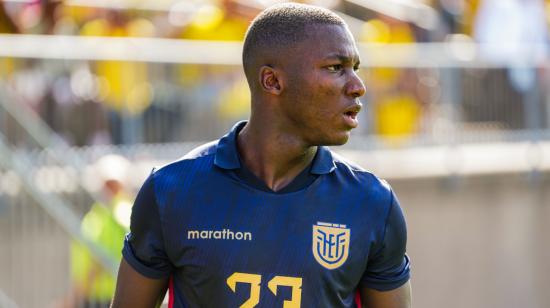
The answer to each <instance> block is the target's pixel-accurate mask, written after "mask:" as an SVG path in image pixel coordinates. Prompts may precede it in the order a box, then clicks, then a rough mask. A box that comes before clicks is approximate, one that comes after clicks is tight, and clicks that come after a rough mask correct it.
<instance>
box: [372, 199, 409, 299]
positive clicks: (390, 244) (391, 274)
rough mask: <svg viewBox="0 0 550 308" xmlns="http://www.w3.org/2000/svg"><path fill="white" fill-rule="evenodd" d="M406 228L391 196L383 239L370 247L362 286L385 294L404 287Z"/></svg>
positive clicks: (406, 274)
mask: <svg viewBox="0 0 550 308" xmlns="http://www.w3.org/2000/svg"><path fill="white" fill-rule="evenodd" d="M406 246H407V226H406V224H405V217H404V216H403V211H402V210H401V207H400V206H399V201H398V200H397V197H396V196H395V194H394V193H393V192H392V194H391V207H390V210H389V213H388V217H387V220H386V224H385V231H384V239H383V240H382V241H381V242H380V243H379V244H378V245H375V246H373V253H372V254H371V255H369V260H368V262H367V269H366V271H365V273H364V274H363V277H362V279H361V284H362V286H365V287H368V288H371V289H375V290H378V291H389V290H393V289H396V288H398V287H400V286H401V285H403V284H405V283H406V282H407V281H408V280H409V278H410V260H409V257H408V256H407V255H406Z"/></svg>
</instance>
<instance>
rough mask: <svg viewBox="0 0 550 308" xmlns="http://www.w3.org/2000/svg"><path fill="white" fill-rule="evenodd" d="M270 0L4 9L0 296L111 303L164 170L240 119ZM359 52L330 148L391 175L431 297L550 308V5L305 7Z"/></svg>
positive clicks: (399, 2)
mask: <svg viewBox="0 0 550 308" xmlns="http://www.w3.org/2000/svg"><path fill="white" fill-rule="evenodd" d="M275 2H278V1H272V0H155V1H152V0H116V1H115V0H110V1H107V0H65V1H48V0H32V1H25V0H17V1H16V0H14V1H1V2H0V307H9V308H12V307H104V306H105V305H106V303H108V301H109V299H110V298H111V296H112V288H113V285H114V278H113V277H114V276H113V275H114V274H115V273H116V270H117V266H118V262H119V260H120V249H121V247H122V236H123V235H124V234H125V232H126V231H127V228H128V221H129V213H130V211H131V205H132V202H133V199H134V197H135V194H136V192H137V190H138V189H139V187H140V185H141V184H142V182H143V181H144V179H145V177H146V176H147V175H148V173H149V172H150V171H151V168H152V167H153V166H158V165H162V164H164V163H166V162H168V161H171V160H175V159H177V158H179V157H181V156H183V155H184V154H185V153H186V152H187V151H188V150H189V149H191V148H193V147H194V146H196V145H198V144H201V143H203V142H206V141H209V140H213V139H217V138H218V137H219V136H221V135H223V134H224V133H225V132H226V131H227V130H228V129H229V128H230V127H231V126H232V125H233V124H234V123H235V122H236V121H238V120H241V119H246V118H247V116H248V109H249V97H248V96H249V93H248V88H247V85H246V81H245V79H244V74H243V72H242V69H241V67H240V63H241V58H240V57H241V54H240V53H241V48H242V38H243V35H244V33H245V31H246V28H247V26H248V24H249V22H250V21H251V19H252V18H253V17H254V16H255V15H256V14H257V13H258V12H260V11H261V10H262V9H263V8H265V7H267V6H269V5H271V4H273V3H275ZM301 2H304V3H311V4H316V5H320V6H324V7H327V8H330V9H332V10H334V11H335V12H337V13H338V14H339V15H340V16H342V17H343V18H344V19H345V20H346V22H347V23H348V24H349V26H350V29H351V31H352V33H353V34H354V36H355V38H356V40H357V42H358V47H359V51H360V54H361V58H362V65H363V66H362V67H361V70H360V74H361V76H362V78H363V79H364V80H365V83H366V86H367V94H366V96H365V97H363V98H362V100H363V103H364V104H365V107H366V108H364V111H363V112H362V114H361V115H360V117H361V118H362V119H361V120H362V121H361V125H360V128H358V129H356V130H355V131H354V136H353V137H352V139H351V141H350V142H349V143H348V144H347V145H345V146H343V147H339V148H334V150H336V151H338V152H340V153H342V154H343V155H345V156H346V157H348V158H350V159H351V160H353V161H355V162H357V163H359V164H360V165H362V166H364V167H365V168H367V169H369V170H372V171H373V172H375V173H376V174H377V175H379V176H380V177H382V178H385V179H387V180H388V181H389V182H390V184H391V185H392V186H393V187H394V189H395V190H396V192H397V194H398V196H399V197H400V200H401V204H402V206H403V208H404V211H405V214H406V216H407V220H408V227H409V243H408V253H409V255H410V256H411V258H412V262H413V272H412V275H413V278H412V279H413V295H414V298H413V302H414V306H415V307H422V308H441V307H446V308H454V307H456V308H458V307H471V308H475V307H480V308H481V307H484V308H485V307H500V308H506V307H510V308H512V307H522V308H523V307H541V308H542V307H550V292H548V289H549V286H550V262H549V260H550V245H549V244H550V87H549V85H550V70H549V68H550V66H549V63H550V61H549V59H550V58H549V40H548V38H549V37H548V29H549V24H550V1H543V0H384V1H380V0H310V1H301Z"/></svg>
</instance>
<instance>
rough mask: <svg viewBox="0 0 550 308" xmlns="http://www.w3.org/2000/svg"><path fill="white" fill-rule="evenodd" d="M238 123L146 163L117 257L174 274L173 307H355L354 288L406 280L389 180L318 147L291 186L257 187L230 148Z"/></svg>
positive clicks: (152, 272)
mask: <svg viewBox="0 0 550 308" xmlns="http://www.w3.org/2000/svg"><path fill="white" fill-rule="evenodd" d="M244 125H245V122H240V123H238V124H237V125H235V127H233V129H232V130H231V131H230V132H229V133H228V134H227V135H225V136H224V137H223V138H221V139H220V140H218V141H215V142H212V143H209V144H206V145H203V146H201V147H199V148H197V149H195V150H193V151H191V152H190V153H189V154H187V155H186V156H184V157H183V158H182V159H180V160H179V161H176V162H174V163H171V164H169V165H167V166H165V167H162V168H160V169H158V170H154V171H153V172H152V173H151V175H150V176H149V178H148V179H147V180H146V181H145V183H144V185H143V187H142V188H141V190H140V192H139V193H138V196H137V198H136V201H135V204H134V207H133V212H132V218H131V227H130V229H131V231H130V233H129V234H128V235H127V236H126V239H125V242H124V248H123V256H124V258H125V260H126V261H127V262H128V263H129V264H130V265H131V266H132V267H133V268H134V269H135V270H136V271H138V272H139V273H141V274H142V275H144V276H147V277H150V278H168V277H171V278H172V284H171V285H172V286H173V290H171V292H170V293H171V294H173V298H171V300H170V302H171V303H173V306H174V307H245V308H246V307H276V308H278V307H281V308H282V307H283V306H284V307H331V308H334V307H356V303H355V301H354V296H355V292H356V290H357V289H358V288H360V287H362V286H366V287H369V288H372V289H376V290H380V291H384V290H392V289H395V288H398V287H399V286H401V285H403V284H404V283H405V282H407V281H408V280H409V276H410V264H409V258H408V257H407V255H406V254H405V246H406V226H405V220H404V217H403V213H402V211H401V208H400V206H399V202H398V200H397V198H396V196H395V195H394V193H393V192H392V190H391V188H390V186H389V185H388V184H387V183H386V182H384V181H381V180H379V179H378V178H377V177H375V176H374V175H372V174H371V173H369V172H367V171H365V170H363V169H361V168H359V167H356V166H354V165H352V164H350V163H347V162H345V161H344V160H343V159H341V158H339V157H338V156H337V155H335V154H333V153H332V152H331V151H330V150H329V149H328V148H326V147H318V149H317V154H316V156H315V158H314V160H313V162H312V164H311V165H310V166H309V168H308V169H307V172H302V174H301V175H300V176H298V178H297V179H296V180H295V181H294V182H293V183H291V184H290V185H289V186H291V188H290V189H288V190H286V191H285V190H283V191H279V192H273V191H270V189H269V188H266V187H263V188H262V187H259V186H261V185H262V183H257V182H258V181H255V180H254V178H253V175H250V171H246V170H244V169H243V166H241V163H240V160H239V155H238V152H237V146H236V140H237V134H238V132H239V130H240V129H241V128H242V127H243V126H244ZM256 180H257V179H256ZM264 186H265V184H264Z"/></svg>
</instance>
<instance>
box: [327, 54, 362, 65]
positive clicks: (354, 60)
mask: <svg viewBox="0 0 550 308" xmlns="http://www.w3.org/2000/svg"><path fill="white" fill-rule="evenodd" d="M326 59H327V60H332V59H338V60H340V61H341V62H342V63H353V64H355V65H359V64H360V63H361V60H359V56H353V57H349V56H344V55H341V54H330V55H328V56H327V57H326Z"/></svg>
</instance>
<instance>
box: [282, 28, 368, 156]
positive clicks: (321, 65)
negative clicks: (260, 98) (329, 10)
mask: <svg viewBox="0 0 550 308" xmlns="http://www.w3.org/2000/svg"><path fill="white" fill-rule="evenodd" d="M308 34H309V35H308V39H306V40H305V41H304V42H302V43H300V44H299V45H298V46H296V48H289V49H288V52H289V54H287V55H281V56H284V57H287V59H288V61H286V64H285V65H284V75H285V80H286V85H285V91H283V92H282V93H281V95H282V96H281V98H282V102H281V105H282V109H283V112H284V114H285V115H286V118H287V120H288V122H289V123H287V124H288V126H287V127H288V128H290V129H291V130H292V133H294V134H297V135H299V136H301V137H302V139H303V140H304V141H305V142H306V143H307V144H309V145H341V144H344V143H346V142H347V140H348V138H349V135H350V132H351V130H352V129H353V128H355V127H357V125H358V122H357V113H358V112H359V110H360V104H361V103H360V102H359V99H358V98H359V97H360V96H362V95H364V94H365V86H364V85H363V82H362V81H361V79H360V78H359V77H358V76H357V74H356V70H357V69H358V67H359V55H358V52H357V47H356V46H355V43H354V41H353V38H352V36H351V34H350V33H349V31H348V30H347V29H346V28H345V27H342V26H337V25H315V26H311V27H310V28H309V29H308Z"/></svg>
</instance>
